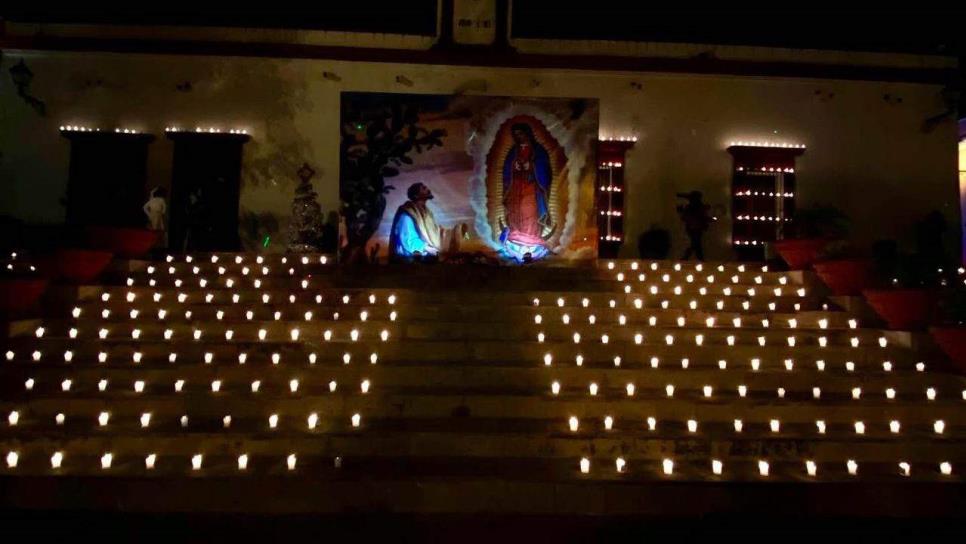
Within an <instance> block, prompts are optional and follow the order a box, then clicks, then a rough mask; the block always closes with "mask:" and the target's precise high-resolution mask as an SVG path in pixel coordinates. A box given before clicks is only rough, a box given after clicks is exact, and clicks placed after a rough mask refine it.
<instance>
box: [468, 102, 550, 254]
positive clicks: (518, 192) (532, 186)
mask: <svg viewBox="0 0 966 544" xmlns="http://www.w3.org/2000/svg"><path fill="white" fill-rule="evenodd" d="M487 155H488V157H487V163H488V165H489V168H488V173H489V176H488V177H489V183H488V189H489V192H491V193H496V194H499V195H500V198H499V199H498V203H499V204H498V209H497V210H496V213H495V216H496V219H497V220H496V229H495V230H496V232H495V234H497V238H498V241H499V244H500V245H501V246H502V251H503V253H504V254H505V255H506V256H507V257H509V258H511V259H514V260H518V261H523V260H537V259H542V258H543V257H546V256H548V255H549V254H551V253H552V252H553V248H554V246H555V243H554V242H555V241H556V240H557V239H559V227H560V224H561V218H563V217H564V216H566V213H567V209H568V206H569V193H568V191H567V187H566V175H565V174H566V171H567V154H566V151H565V150H564V149H563V147H562V146H561V145H560V143H559V142H558V141H557V139H556V138H554V136H553V135H552V134H551V133H550V132H549V131H548V130H547V128H546V126H545V125H544V123H542V122H541V121H540V120H539V119H537V118H536V117H534V116H530V115H515V116H513V117H510V118H509V119H506V120H505V121H504V122H503V123H502V125H501V126H500V127H499V129H498V130H497V134H496V137H495V138H494V141H493V145H492V147H491V148H490V150H489V153H488V154H487ZM492 196H495V195H491V199H490V200H491V202H492V201H493V200H495V199H494V198H492Z"/></svg>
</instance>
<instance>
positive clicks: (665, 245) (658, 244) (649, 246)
mask: <svg viewBox="0 0 966 544" xmlns="http://www.w3.org/2000/svg"><path fill="white" fill-rule="evenodd" d="M637 251H638V252H639V253H640V255H641V258H642V259H654V260H663V259H667V256H668V253H670V252H671V233H670V232H668V230H667V229H663V228H661V227H659V226H657V225H651V228H649V229H647V230H646V231H644V232H642V233H641V235H640V236H639V237H638V238H637Z"/></svg>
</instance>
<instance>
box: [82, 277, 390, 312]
mask: <svg viewBox="0 0 966 544" xmlns="http://www.w3.org/2000/svg"><path fill="white" fill-rule="evenodd" d="M229 281H231V280H229ZM307 281H308V280H303V283H302V286H303V288H308V283H307ZM205 285H207V284H205ZM253 285H254V287H255V288H256V289H261V280H257V279H256V280H254V284H253ZM129 287H130V286H129ZM179 287H180V286H179ZM234 294H237V293H234ZM209 296H211V297H213V296H214V293H206V294H205V297H206V302H209V303H210V302H211V300H209V299H208V297H209ZM266 297H267V298H266ZM137 298H138V295H137V293H136V292H134V291H128V292H127V293H125V294H124V300H125V301H126V302H134V301H136V300H137ZM163 298H164V295H163V294H162V293H160V292H155V293H154V294H152V300H153V301H154V302H161V300H162V299H163ZM261 299H262V302H264V303H265V304H268V303H269V302H270V301H271V295H270V294H268V293H264V294H262V296H261ZM100 300H101V302H110V300H111V293H110V292H103V293H101V296H100ZM177 300H178V303H180V304H184V303H186V302H187V301H188V294H187V293H178V294H177ZM295 300H296V296H295V295H294V294H291V295H289V296H288V301H289V303H292V304H294V303H295ZM323 300H324V299H323V297H322V295H321V294H317V295H316V297H315V301H316V303H318V304H321V303H322V301H323ZM341 300H342V304H349V303H351V302H352V301H353V297H352V295H349V294H348V293H347V294H344V295H342V299H341ZM366 300H368V301H369V304H376V302H377V301H378V300H379V298H378V297H377V296H376V295H375V294H370V295H369V297H368V298H367V299H366ZM396 300H397V298H396V295H395V294H391V295H389V296H387V297H386V304H388V305H389V306H392V305H394V304H396ZM233 301H234V299H233ZM234 302H235V303H236V304H237V301H234ZM73 311H74V312H76V311H78V308H77V307H76V306H75V307H74V309H73ZM75 317H77V316H75Z"/></svg>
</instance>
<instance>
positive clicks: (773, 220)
mask: <svg viewBox="0 0 966 544" xmlns="http://www.w3.org/2000/svg"><path fill="white" fill-rule="evenodd" d="M735 221H761V222H769V223H781V222H782V221H791V218H789V217H774V216H769V215H754V216H752V215H736V216H735Z"/></svg>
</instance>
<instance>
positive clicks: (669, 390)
mask: <svg viewBox="0 0 966 544" xmlns="http://www.w3.org/2000/svg"><path fill="white" fill-rule="evenodd" d="M685 368H687V367H685ZM735 390H736V391H737V393H738V397H740V398H747V397H748V386H747V385H745V384H740V385H738V386H737V387H736V388H735ZM561 391H562V386H561V384H560V382H559V381H557V380H554V381H552V382H550V393H551V394H552V395H554V396H558V395H560V392H561ZM678 391H679V388H677V387H675V385H674V384H667V385H666V386H664V393H665V395H666V396H667V397H668V398H673V397H674V393H675V392H678ZM599 392H600V385H598V384H597V382H590V383H589V384H588V385H587V393H588V394H589V395H590V396H592V397H596V396H597V394H598V393H599ZM624 392H625V393H626V394H627V396H628V397H633V396H635V395H636V394H637V386H636V385H635V384H634V383H633V382H628V383H627V384H626V385H625V386H624ZM700 392H701V395H700V396H701V397H703V398H706V399H710V398H714V394H715V393H714V392H715V388H714V386H713V385H704V386H702V387H701V389H700ZM787 392H788V391H787V390H786V389H785V388H784V387H778V388H776V389H775V394H776V396H777V397H778V398H780V399H784V398H785V395H786V394H787ZM849 393H850V395H851V398H852V400H861V399H862V388H861V387H858V386H856V387H853V388H852V389H851V391H850V392H849ZM719 394H720V391H719ZM883 394H884V395H885V398H886V400H896V395H897V394H898V392H897V391H896V389H895V388H894V387H887V388H886V389H885V390H884V391H883ZM811 395H812V398H813V399H815V400H821V398H822V388H821V387H818V386H814V387H812V389H811ZM937 395H938V393H937V392H936V388H935V387H927V388H926V389H925V397H926V400H929V401H934V400H936V398H937ZM962 395H963V400H966V389H964V390H963V392H962ZM866 398H868V395H867V396H866Z"/></svg>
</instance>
